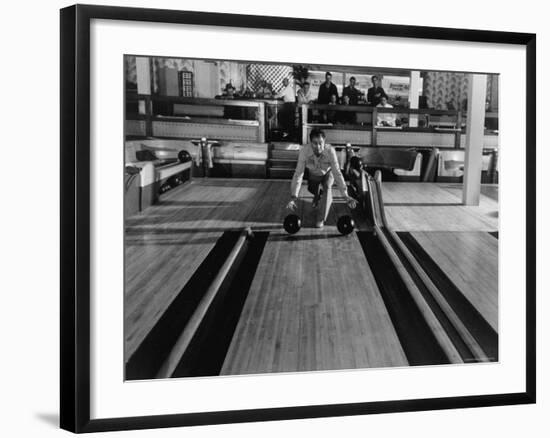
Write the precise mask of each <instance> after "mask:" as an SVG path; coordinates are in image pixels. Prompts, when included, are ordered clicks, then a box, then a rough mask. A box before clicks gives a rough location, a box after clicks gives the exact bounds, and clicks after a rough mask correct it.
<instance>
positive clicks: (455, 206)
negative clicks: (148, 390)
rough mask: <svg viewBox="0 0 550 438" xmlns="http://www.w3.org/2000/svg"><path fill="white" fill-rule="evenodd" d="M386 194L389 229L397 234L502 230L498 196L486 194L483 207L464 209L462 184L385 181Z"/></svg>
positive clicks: (383, 185) (483, 198)
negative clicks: (398, 232)
mask: <svg viewBox="0 0 550 438" xmlns="http://www.w3.org/2000/svg"><path fill="white" fill-rule="evenodd" d="M491 188H492V192H494V191H495V190H497V191H498V188H495V187H494V186H492V187H491ZM382 193H383V197H384V204H385V211H386V217H387V220H388V226H389V227H390V228H392V229H394V230H395V231H495V230H498V201H496V200H495V199H494V195H493V196H487V195H484V194H483V192H482V194H481V199H480V204H479V206H464V205H461V202H462V185H461V184H450V183H410V182H407V183H404V182H397V183H396V182H382Z"/></svg>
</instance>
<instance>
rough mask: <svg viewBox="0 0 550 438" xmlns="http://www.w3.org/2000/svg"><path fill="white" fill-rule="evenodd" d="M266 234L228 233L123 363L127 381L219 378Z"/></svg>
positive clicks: (246, 230) (243, 231) (245, 231)
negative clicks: (204, 376) (208, 376)
mask: <svg viewBox="0 0 550 438" xmlns="http://www.w3.org/2000/svg"><path fill="white" fill-rule="evenodd" d="M268 235H269V233H267V232H255V233H254V234H252V233H251V231H250V230H249V229H245V230H242V231H227V232H225V233H224V234H223V235H222V237H220V239H219V240H218V242H217V243H216V245H215V247H214V248H213V249H212V250H211V251H210V253H209V255H208V256H207V258H206V259H205V260H204V261H203V263H202V264H201V265H200V266H199V268H198V269H197V270H196V271H195V273H194V274H193V276H192V277H191V279H190V280H189V281H188V282H187V284H186V285H185V286H184V287H183V288H182V290H181V291H180V293H179V294H178V295H177V297H176V298H175V299H174V300H173V302H172V303H171V304H170V306H169V307H168V308H167V310H166V311H165V312H164V314H163V315H162V317H161V318H160V319H159V321H157V323H156V324H155V326H154V327H153V329H152V330H151V331H150V332H149V334H148V335H147V336H146V338H145V339H144V341H143V342H142V344H141V345H140V346H139V347H138V349H137V350H136V352H135V353H134V354H133V355H132V356H131V357H130V359H129V360H128V361H127V364H126V379H128V380H138V379H153V378H169V377H183V376H199V375H200V376H202V375H218V374H219V372H220V370H221V367H222V365H223V360H224V358H225V354H226V352H227V349H228V348H229V344H230V341H231V338H232V336H233V333H234V330H235V327H236V324H237V322H238V319H239V316H240V313H241V311H242V307H243V305H244V301H245V300H246V297H247V295H248V291H249V288H250V284H251V281H252V278H253V277H254V273H255V271H256V268H257V265H258V262H259V259H260V256H261V253H262V251H263V248H264V246H265V242H266V241H267V237H268Z"/></svg>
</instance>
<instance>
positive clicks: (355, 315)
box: [221, 226, 407, 375]
mask: <svg viewBox="0 0 550 438" xmlns="http://www.w3.org/2000/svg"><path fill="white" fill-rule="evenodd" d="M400 365H407V359H406V357H405V353H404V352H403V349H402V347H401V345H400V342H399V340H398V337H397V335H396V333H395V329H394V327H393V325H392V322H391V320H390V317H389V315H388V313H387V310H386V307H385V305H384V302H383V300H382V298H381V296H380V293H379V291H378V288H377V285H376V282H375V280H374V276H373V274H372V272H371V270H370V268H369V265H368V263H367V261H366V259H365V257H364V255H363V254H362V249H361V246H360V243H359V241H358V240H357V237H356V234H355V233H352V234H351V235H349V236H345V237H344V236H341V235H339V234H338V233H337V232H336V231H335V228H334V230H333V229H332V226H328V227H326V228H325V229H324V230H316V229H310V228H304V229H302V230H301V231H300V232H299V233H298V234H297V235H295V236H288V235H287V234H286V233H284V231H279V232H276V231H273V232H271V233H270V236H269V238H268V241H267V243H266V245H265V248H264V251H263V254H262V257H261V259H260V261H259V265H258V268H257V271H256V275H255V277H254V280H253V282H252V285H251V288H250V291H249V293H248V298H247V300H246V302H245V305H244V308H243V310H242V313H241V317H240V320H239V323H238V325H237V328H236V331H235V334H234V336H233V339H232V341H231V344H230V347H229V350H228V353H227V355H226V358H225V362H224V365H223V367H222V370H221V374H226V375H229V374H254V373H266V372H292V371H313V370H331V369H349V368H366V367H381V366H400Z"/></svg>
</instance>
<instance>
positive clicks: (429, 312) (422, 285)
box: [369, 178, 495, 363]
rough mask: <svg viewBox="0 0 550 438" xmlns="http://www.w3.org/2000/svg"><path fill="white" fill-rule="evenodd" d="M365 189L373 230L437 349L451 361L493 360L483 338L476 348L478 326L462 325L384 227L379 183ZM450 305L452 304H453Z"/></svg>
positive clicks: (443, 295)
mask: <svg viewBox="0 0 550 438" xmlns="http://www.w3.org/2000/svg"><path fill="white" fill-rule="evenodd" d="M369 187H370V202H371V203H372V210H373V211H374V213H375V214H374V219H373V221H374V223H375V230H376V232H377V234H378V236H379V238H380V240H381V241H382V243H383V246H384V248H385V250H386V252H387V253H388V254H389V255H390V258H392V259H393V261H394V262H396V263H397V266H398V267H399V269H398V271H399V274H400V275H401V277H402V279H403V280H404V281H405V282H406V283H407V284H408V285H409V286H411V287H410V288H409V291H410V292H411V294H412V295H413V298H414V299H415V302H416V304H417V305H418V306H419V307H420V310H421V312H422V313H423V315H424V316H425V317H426V321H427V323H428V324H429V325H430V326H431V327H432V329H433V330H435V331H434V334H435V335H436V337H437V339H438V341H439V343H440V345H441V347H442V348H443V349H444V350H445V351H446V352H447V354H448V356H449V359H450V360H451V362H457V363H460V362H484V361H489V360H494V357H495V351H494V348H492V347H491V346H490V345H489V348H487V345H488V344H487V342H486V339H487V337H486V336H485V338H483V337H482V339H481V341H482V343H483V344H484V345H483V348H482V347H481V345H480V342H479V341H480V339H479V333H478V328H479V326H480V325H479V324H476V325H475V326H472V325H471V324H469V327H470V328H471V329H472V330H471V331H470V330H469V329H468V328H467V327H466V325H465V323H470V322H471V319H468V318H464V317H463V315H461V316H462V317H459V316H458V315H457V313H456V312H455V310H454V309H453V307H451V304H450V302H449V301H448V296H449V294H447V293H446V292H445V291H440V287H441V283H438V285H437V286H436V284H434V282H433V281H432V278H431V276H428V275H427V274H426V272H425V271H424V269H423V268H422V267H421V265H420V264H419V262H418V261H417V258H416V257H414V256H413V255H412V254H411V252H410V251H409V249H408V247H407V246H405V245H404V243H403V242H402V241H401V240H400V239H399V237H398V236H397V234H396V233H395V232H394V231H392V230H391V229H390V228H389V227H388V226H387V222H386V217H385V214H384V202H383V199H382V190H381V185H380V182H378V181H374V180H373V179H372V178H370V180H369ZM442 292H443V293H442ZM455 301H456V300H455ZM451 303H452V304H455V302H451ZM472 333H474V334H475V335H476V336H474V335H472ZM457 354H458V357H457Z"/></svg>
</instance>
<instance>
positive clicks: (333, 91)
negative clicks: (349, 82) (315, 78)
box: [317, 71, 338, 105]
mask: <svg viewBox="0 0 550 438" xmlns="http://www.w3.org/2000/svg"><path fill="white" fill-rule="evenodd" d="M332 95H335V96H336V100H338V90H337V88H336V85H334V84H333V83H332V74H331V73H330V72H329V71H327V72H326V73H325V82H323V83H322V84H321V86H320V87H319V94H318V95H317V103H321V104H324V105H327V104H329V103H330V99H331V97H330V96H332Z"/></svg>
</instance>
